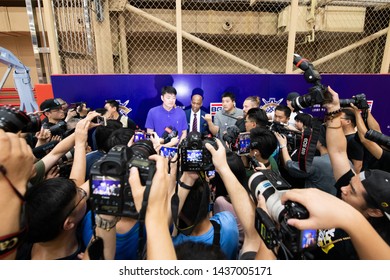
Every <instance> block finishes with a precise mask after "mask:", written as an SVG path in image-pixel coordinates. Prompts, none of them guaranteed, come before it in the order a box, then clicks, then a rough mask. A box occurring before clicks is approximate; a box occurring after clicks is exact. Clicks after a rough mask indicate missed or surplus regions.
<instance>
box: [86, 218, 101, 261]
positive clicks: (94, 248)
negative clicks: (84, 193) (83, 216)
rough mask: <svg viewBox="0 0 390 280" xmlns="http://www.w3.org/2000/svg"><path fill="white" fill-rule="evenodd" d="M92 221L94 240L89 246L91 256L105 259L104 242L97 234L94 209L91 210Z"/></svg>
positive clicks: (93, 258)
mask: <svg viewBox="0 0 390 280" xmlns="http://www.w3.org/2000/svg"><path fill="white" fill-rule="evenodd" d="M91 222H92V235H93V240H92V241H91V244H89V246H88V248H87V250H88V255H89V258H90V259H91V260H104V242H103V239H102V238H100V237H99V236H96V222H95V213H94V212H93V211H91Z"/></svg>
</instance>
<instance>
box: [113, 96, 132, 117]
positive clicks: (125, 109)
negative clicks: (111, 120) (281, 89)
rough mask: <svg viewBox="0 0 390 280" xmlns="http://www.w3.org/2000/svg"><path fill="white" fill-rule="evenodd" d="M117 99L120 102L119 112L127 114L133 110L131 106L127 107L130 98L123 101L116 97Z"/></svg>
mask: <svg viewBox="0 0 390 280" xmlns="http://www.w3.org/2000/svg"><path fill="white" fill-rule="evenodd" d="M116 101H118V103H119V113H121V114H122V115H125V116H127V115H128V114H129V113H130V112H131V111H132V110H133V109H131V108H130V107H127V105H128V104H129V102H130V100H126V101H125V102H123V103H122V102H121V101H120V100H118V99H116Z"/></svg>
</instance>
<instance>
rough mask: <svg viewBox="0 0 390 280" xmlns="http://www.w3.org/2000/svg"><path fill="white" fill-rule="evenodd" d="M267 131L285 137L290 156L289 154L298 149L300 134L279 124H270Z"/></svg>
mask: <svg viewBox="0 0 390 280" xmlns="http://www.w3.org/2000/svg"><path fill="white" fill-rule="evenodd" d="M269 130H271V131H272V132H278V133H280V134H283V135H284V136H286V140H287V149H288V152H289V153H290V154H291V152H293V151H294V150H296V149H297V148H299V146H300V144H301V139H302V133H301V132H298V131H293V130H290V129H287V128H286V125H284V124H282V123H280V122H272V123H271V124H270V126H269Z"/></svg>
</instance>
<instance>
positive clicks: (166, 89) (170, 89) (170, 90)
mask: <svg viewBox="0 0 390 280" xmlns="http://www.w3.org/2000/svg"><path fill="white" fill-rule="evenodd" d="M166 93H170V94H174V95H177V92H176V89H175V88H174V87H173V86H165V87H163V88H162V89H161V95H164V94H166Z"/></svg>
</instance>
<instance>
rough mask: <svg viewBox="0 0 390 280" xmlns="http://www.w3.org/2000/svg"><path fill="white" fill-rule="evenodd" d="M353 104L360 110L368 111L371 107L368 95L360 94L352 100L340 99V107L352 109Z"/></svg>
mask: <svg viewBox="0 0 390 280" xmlns="http://www.w3.org/2000/svg"><path fill="white" fill-rule="evenodd" d="M351 103H352V104H353V105H355V106H356V107H358V108H359V109H360V110H366V109H368V108H369V107H370V106H368V103H367V99H366V95H365V94H364V93H361V94H358V95H356V96H354V97H352V98H348V99H340V107H351V105H350V104H351Z"/></svg>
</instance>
